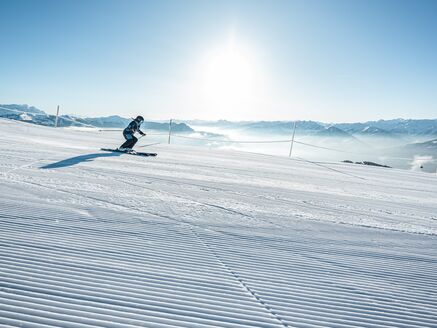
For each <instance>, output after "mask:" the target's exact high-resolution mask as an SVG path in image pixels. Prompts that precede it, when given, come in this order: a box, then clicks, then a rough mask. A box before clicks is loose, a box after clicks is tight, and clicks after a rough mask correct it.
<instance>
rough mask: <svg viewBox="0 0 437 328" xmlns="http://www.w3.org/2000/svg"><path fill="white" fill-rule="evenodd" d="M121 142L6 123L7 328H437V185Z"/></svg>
mask: <svg viewBox="0 0 437 328" xmlns="http://www.w3.org/2000/svg"><path fill="white" fill-rule="evenodd" d="M22 134H25V135H26V136H25V137H21V136H20V135H22ZM120 139H121V138H118V137H117V136H114V135H110V136H108V135H105V134H102V133H99V132H97V131H75V130H69V129H52V128H47V127H40V126H33V125H30V124H25V123H18V122H12V121H8V120H0V141H2V142H1V143H0V152H1V154H2V157H1V159H0V192H1V195H2V196H1V198H0V326H1V327H164V328H165V327H345V328H346V327H437V315H436V313H437V255H436V254H437V252H436V251H437V247H436V246H437V243H436V242H437V237H436V235H437V214H436V213H437V199H436V195H437V178H436V177H435V176H433V175H429V174H423V173H417V172H407V171H402V170H388V169H382V168H373V167H359V166H353V165H352V166H351V165H347V164H332V163H331V164H329V163H326V164H323V165H322V166H321V165H314V164H313V163H310V162H305V161H301V160H289V159H286V158H280V157H273V156H262V155H257V154H247V153H239V152H235V151H210V150H206V149H202V148H191V147H182V146H167V145H156V146H154V148H153V151H157V152H158V153H159V155H158V157H157V158H140V157H135V156H129V157H128V156H122V155H120V154H108V153H105V154H103V152H100V151H98V149H99V148H100V147H107V146H108V147H113V146H114V144H115V145H117V144H118V143H119V142H120ZM152 141H153V140H148V142H152ZM151 149H152V147H151ZM324 166H327V167H331V168H335V170H331V169H326V168H325V167H324ZM357 177H358V178H357Z"/></svg>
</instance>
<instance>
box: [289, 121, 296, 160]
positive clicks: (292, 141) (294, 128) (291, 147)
mask: <svg viewBox="0 0 437 328" xmlns="http://www.w3.org/2000/svg"><path fill="white" fill-rule="evenodd" d="M296 123H297V121H294V127H293V137H292V138H291V144H290V153H289V154H288V157H290V158H291V152H292V151H293V143H294V134H295V133H296Z"/></svg>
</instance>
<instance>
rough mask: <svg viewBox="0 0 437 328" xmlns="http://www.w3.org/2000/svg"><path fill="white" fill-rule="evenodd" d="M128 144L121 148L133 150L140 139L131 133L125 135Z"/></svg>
mask: <svg viewBox="0 0 437 328" xmlns="http://www.w3.org/2000/svg"><path fill="white" fill-rule="evenodd" d="M123 136H124V138H125V139H126V142H125V143H124V144H122V145H121V146H120V148H133V147H134V146H135V144H136V143H137V141H138V139H137V138H136V137H135V136H134V135H133V134H131V133H123Z"/></svg>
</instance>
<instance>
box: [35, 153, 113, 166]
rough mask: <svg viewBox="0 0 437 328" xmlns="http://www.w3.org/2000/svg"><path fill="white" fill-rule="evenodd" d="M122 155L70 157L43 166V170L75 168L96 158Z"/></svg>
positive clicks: (97, 154)
mask: <svg viewBox="0 0 437 328" xmlns="http://www.w3.org/2000/svg"><path fill="white" fill-rule="evenodd" d="M120 155H121V153H117V152H114V153H94V154H88V155H80V156H75V157H70V158H67V159H64V160H62V161H59V162H55V163H52V164H47V165H44V166H41V169H57V168H61V167H67V166H73V165H76V164H79V163H82V162H92V161H93V160H94V159H95V158H99V157H113V156H120Z"/></svg>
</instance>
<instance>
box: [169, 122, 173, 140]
mask: <svg viewBox="0 0 437 328" xmlns="http://www.w3.org/2000/svg"><path fill="white" fill-rule="evenodd" d="M172 121H173V119H170V124H169V125H168V144H170V138H171V123H172Z"/></svg>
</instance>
